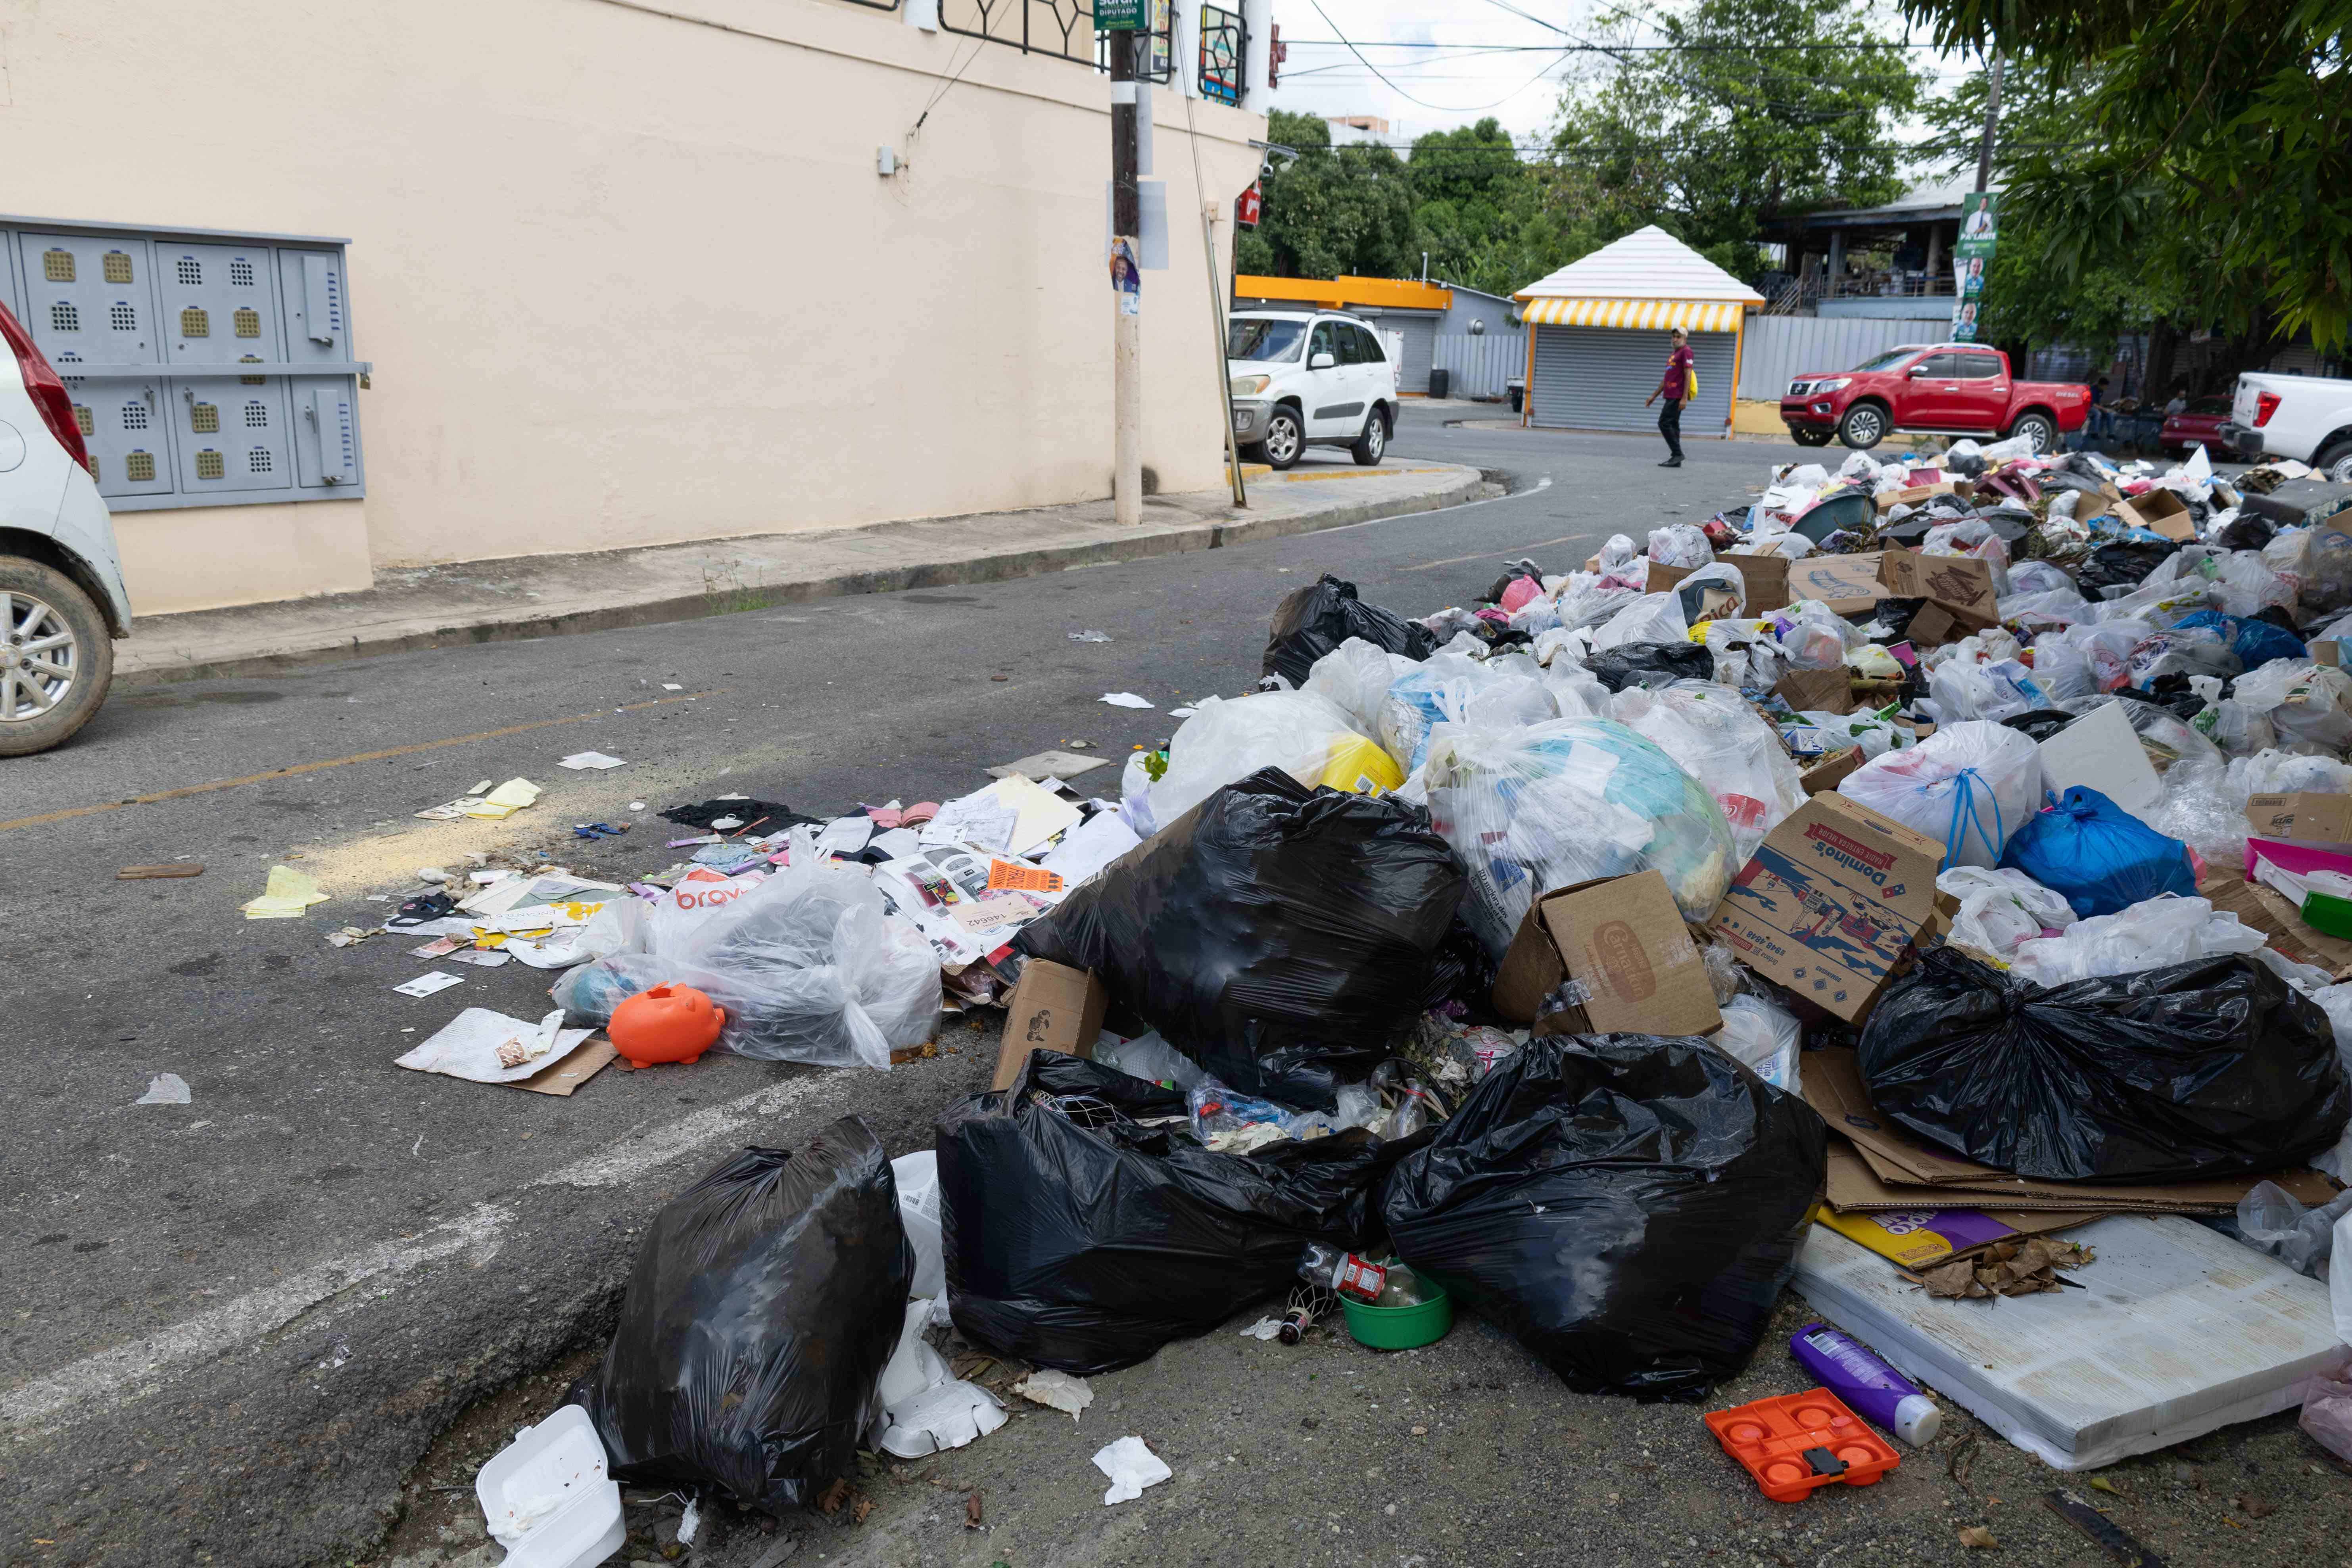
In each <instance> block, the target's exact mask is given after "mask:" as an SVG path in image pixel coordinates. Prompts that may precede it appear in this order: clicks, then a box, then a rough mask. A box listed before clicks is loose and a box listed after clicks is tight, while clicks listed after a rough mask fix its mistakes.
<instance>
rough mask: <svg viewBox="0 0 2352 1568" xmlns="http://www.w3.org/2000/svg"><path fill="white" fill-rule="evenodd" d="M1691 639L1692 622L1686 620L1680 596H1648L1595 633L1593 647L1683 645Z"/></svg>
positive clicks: (1618, 613)
mask: <svg viewBox="0 0 2352 1568" xmlns="http://www.w3.org/2000/svg"><path fill="white" fill-rule="evenodd" d="M1689 636H1690V623H1689V622H1688V621H1685V619H1684V618H1683V603H1682V599H1681V597H1680V596H1679V595H1675V594H1671V593H1668V594H1644V595H1642V596H1641V597H1640V598H1638V599H1635V600H1634V601H1633V603H1632V604H1630V605H1626V606H1625V607H1624V608H1623V609H1622V610H1619V611H1618V612H1617V613H1616V614H1615V615H1613V616H1610V617H1609V621H1608V624H1607V625H1605V626H1602V627H1601V629H1600V630H1599V631H1597V632H1595V633H1593V634H1592V647H1593V650H1594V651H1595V652H1599V651H1600V650H1601V649H1604V648H1612V647H1625V646H1627V645H1628V644H1631V643H1642V642H1681V641H1683V640H1684V639H1685V638H1686V637H1689Z"/></svg>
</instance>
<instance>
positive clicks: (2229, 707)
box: [2191, 697, 2278, 758]
mask: <svg viewBox="0 0 2352 1568" xmlns="http://www.w3.org/2000/svg"><path fill="white" fill-rule="evenodd" d="M2191 724H2192V727H2193V728H2195V729H2196V730H2197V731H2198V732H2199V733H2200V734H2202V735H2203V736H2204V737H2205V738H2206V739H2207V740H2209V741H2211V742H2213V744H2214V745H2216V746H2218V747H2220V748H2221V752H2223V754H2225V755H2227V756H2230V757H2233V758H2235V757H2252V756H2256V755H2259V754H2260V753H2262V752H2265V751H2268V750H2269V749H2270V748H2272V747H2273V746H2275V745H2277V744H2278V730H2277V728H2276V727H2275V726H2273V724H2272V723H2271V721H2270V719H2269V717H2268V716H2267V715H2266V714H2262V713H2257V712H2255V711H2254V710H2252V709H2251V708H2249V707H2247V706H2246V705H2245V704H2244V703H2242V702H2241V701H2239V700H2237V699H2236V698H2234V697H2224V698H2223V699H2221V700H2220V701H2219V702H2216V703H2214V704H2213V705H2212V706H2211V707H2210V708H2208V709H2206V710H2205V711H2204V712H2202V713H2200V714H2199V715H2197V717H2196V719H2195V720H2193V721H2191Z"/></svg>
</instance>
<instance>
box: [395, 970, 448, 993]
mask: <svg viewBox="0 0 2352 1568" xmlns="http://www.w3.org/2000/svg"><path fill="white" fill-rule="evenodd" d="M463 984H466V982H465V978H464V977H463V976H462V975H457V974H450V973H446V972H444V971H442V970H438V969H434V970H427V971H426V972H425V973H423V974H420V975H418V976H417V977H416V978H415V979H414V980H409V981H404V982H403V983H401V984H398V985H395V986H394V987H393V989H394V991H397V992H399V993H400V994H402V995H403V996H430V995H432V994H434V993H435V992H436V991H446V990H448V989H449V987H451V986H452V985H463Z"/></svg>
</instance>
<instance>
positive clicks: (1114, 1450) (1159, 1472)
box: [1095, 1437, 1176, 1508]
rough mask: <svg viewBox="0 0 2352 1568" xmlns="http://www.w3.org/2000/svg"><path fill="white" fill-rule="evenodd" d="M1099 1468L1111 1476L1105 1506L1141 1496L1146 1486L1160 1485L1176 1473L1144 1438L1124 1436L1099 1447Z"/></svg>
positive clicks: (1097, 1462)
mask: <svg viewBox="0 0 2352 1568" xmlns="http://www.w3.org/2000/svg"><path fill="white" fill-rule="evenodd" d="M1095 1468H1096V1469H1098V1470H1100V1471H1101V1472H1102V1473H1103V1474H1104V1475H1106V1476H1108V1477H1109V1478H1110V1489H1109V1490H1108V1491H1106V1492H1104V1493H1103V1506H1104V1507H1105V1508H1108V1507H1109V1506H1110V1505H1111V1504H1113V1503H1119V1502H1128V1501H1130V1500H1133V1499H1136V1498H1139V1497H1141V1496H1142V1495H1143V1489H1144V1488H1146V1487H1156V1486H1158V1485H1159V1484H1160V1482H1162V1481H1164V1480H1166V1479H1168V1478H1169V1477H1171V1476H1172V1475H1174V1474H1175V1473H1176V1472H1175V1471H1173V1470H1171V1469H1170V1468H1168V1463H1167V1461H1166V1460H1164V1459H1162V1458H1160V1456H1159V1455H1157V1454H1155V1453H1153V1452H1152V1451H1151V1450H1150V1448H1149V1447H1146V1446H1145V1444H1144V1441H1143V1439H1142V1438H1140V1437H1121V1438H1120V1439H1119V1440H1118V1442H1116V1443H1113V1444H1110V1445H1109V1446H1108V1447H1104V1448H1101V1449H1099V1450H1097V1452H1096V1454H1095Z"/></svg>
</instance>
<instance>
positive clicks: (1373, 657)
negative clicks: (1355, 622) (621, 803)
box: [1300, 637, 1420, 735]
mask: <svg viewBox="0 0 2352 1568" xmlns="http://www.w3.org/2000/svg"><path fill="white" fill-rule="evenodd" d="M1417 668H1420V666H1419V665H1418V664H1416V663H1415V662H1414V661H1413V660H1412V659H1411V658H1406V657H1405V656H1404V655H1403V654H1401V653H1390V652H1388V651H1387V650H1386V649H1383V648H1381V647H1376V646H1374V645H1373V644H1371V643H1369V642H1366V641H1365V640H1364V639H1363V638H1362V637H1349V639H1348V640H1347V641H1346V642H1343V643H1341V644H1340V645H1339V647H1336V648H1333V649H1332V650H1331V651H1330V652H1329V653H1327V654H1325V655H1324V656H1323V657H1322V658H1318V659H1317V660H1316V661H1315V668H1312V669H1310V670H1308V671H1307V684H1306V685H1305V686H1303V687H1301V688H1300V689H1301V690H1302V691H1306V692H1307V693H1309V694H1311V695H1313V696H1317V697H1320V698H1323V699H1324V700H1327V701H1328V702H1329V703H1330V704H1331V706H1333V707H1334V708H1337V709H1338V710H1339V711H1340V713H1342V714H1343V715H1345V716H1346V718H1347V720H1348V722H1349V724H1350V725H1351V726H1352V727H1353V728H1354V729H1355V730H1356V731H1357V732H1358V733H1359V734H1363V735H1377V734H1379V733H1380V732H1381V703H1382V702H1384V701H1386V700H1387V699H1388V694H1389V688H1390V687H1391V686H1393V685H1395V684H1396V682H1397V680H1398V679H1399V678H1400V677H1402V676H1403V675H1405V674H1407V673H1408V672H1410V671H1412V670H1414V669H1417Z"/></svg>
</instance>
